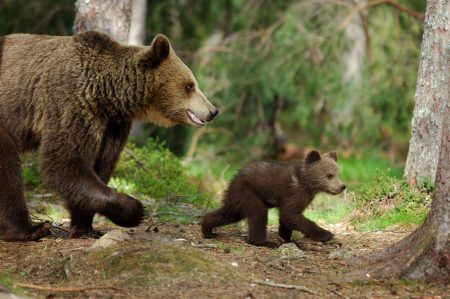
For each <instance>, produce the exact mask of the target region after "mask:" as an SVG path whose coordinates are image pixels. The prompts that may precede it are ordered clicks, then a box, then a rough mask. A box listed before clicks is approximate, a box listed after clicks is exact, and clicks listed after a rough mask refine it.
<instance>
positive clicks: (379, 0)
mask: <svg viewBox="0 0 450 299" xmlns="http://www.w3.org/2000/svg"><path fill="white" fill-rule="evenodd" d="M382 4H386V5H389V6H392V7H394V8H395V9H397V10H399V11H401V12H404V13H406V14H407V15H409V16H411V17H413V18H415V19H418V20H420V21H423V20H424V19H425V14H423V13H421V12H418V11H415V10H413V9H411V8H409V7H407V6H404V5H402V4H400V3H398V2H396V1H394V0H373V1H371V2H369V3H367V4H364V3H362V4H360V5H357V6H356V7H355V8H354V9H353V10H352V11H351V12H350V13H349V15H348V16H347V17H346V18H345V19H344V21H342V23H341V25H340V26H339V27H340V28H341V29H342V28H345V27H346V26H347V25H348V24H349V23H350V21H351V20H352V19H353V17H354V16H355V14H357V13H359V12H360V11H362V10H366V9H369V8H373V7H376V6H379V5H382Z"/></svg>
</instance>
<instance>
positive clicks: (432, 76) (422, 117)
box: [405, 0, 450, 184]
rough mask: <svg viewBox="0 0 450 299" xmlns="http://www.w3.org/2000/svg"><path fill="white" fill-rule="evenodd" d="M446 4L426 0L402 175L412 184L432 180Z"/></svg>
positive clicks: (445, 85)
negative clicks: (408, 138) (407, 151)
mask: <svg viewBox="0 0 450 299" xmlns="http://www.w3.org/2000/svg"><path fill="white" fill-rule="evenodd" d="M449 10H450V4H449V2H448V1H445V0H432V1H428V4H427V12H426V17H425V21H424V33H423V39H422V49H421V55H420V66H419V75H418V78H417V88H416V95H415V101H416V104H415V108H414V116H413V121H412V138H411V141H410V143H409V153H408V158H407V161H406V167H405V178H406V179H407V180H408V181H409V182H411V183H413V184H415V183H419V184H421V183H422V182H423V181H424V180H426V179H428V180H430V181H431V182H434V180H435V177H436V168H437V162H438V157H439V149H440V148H439V145H440V143H439V141H438V140H440V137H441V132H442V123H443V117H444V110H445V105H446V103H447V102H448V101H449V93H450V88H449V69H450V51H449V40H450V38H449V25H448V22H449V19H450V12H449Z"/></svg>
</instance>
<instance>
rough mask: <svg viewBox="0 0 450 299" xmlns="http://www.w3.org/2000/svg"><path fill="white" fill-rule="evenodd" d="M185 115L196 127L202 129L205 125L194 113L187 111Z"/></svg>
mask: <svg viewBox="0 0 450 299" xmlns="http://www.w3.org/2000/svg"><path fill="white" fill-rule="evenodd" d="M187 115H188V117H189V119H190V120H191V121H192V122H193V123H194V124H196V125H197V126H199V127H203V126H204V125H206V123H205V122H204V121H203V120H201V119H200V118H199V117H198V116H197V115H195V113H194V112H192V111H191V110H189V109H188V110H187Z"/></svg>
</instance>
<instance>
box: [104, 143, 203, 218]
mask: <svg viewBox="0 0 450 299" xmlns="http://www.w3.org/2000/svg"><path fill="white" fill-rule="evenodd" d="M200 182H201V178H200V177H193V176H189V175H188V174H187V171H186V168H185V167H184V166H183V165H182V164H181V161H180V159H179V158H178V157H176V156H175V155H174V154H173V153H172V152H171V151H170V150H168V149H167V148H165V147H164V144H161V143H158V142H157V141H154V140H153V139H150V140H149V141H148V142H147V144H146V145H145V146H143V147H136V146H135V145H134V144H132V143H129V144H128V145H127V147H126V149H125V150H124V151H123V153H122V155H121V158H120V160H119V163H118V165H117V167H116V171H115V173H114V176H113V178H112V179H111V181H110V182H109V185H110V186H111V187H113V188H116V189H117V190H118V191H120V192H125V193H128V194H131V195H134V196H136V197H138V198H140V199H141V200H143V201H144V202H146V203H147V204H149V205H152V206H154V207H157V210H158V212H159V213H160V214H163V215H165V216H167V217H163V218H165V219H167V218H168V216H172V217H169V218H171V219H172V218H174V219H177V220H181V221H183V220H184V219H186V220H192V217H194V218H198V217H199V215H200V211H199V207H200V206H204V205H206V204H207V203H208V202H209V197H208V195H207V194H205V193H204V192H202V191H201V190H200V187H199V186H200ZM177 216H179V217H177Z"/></svg>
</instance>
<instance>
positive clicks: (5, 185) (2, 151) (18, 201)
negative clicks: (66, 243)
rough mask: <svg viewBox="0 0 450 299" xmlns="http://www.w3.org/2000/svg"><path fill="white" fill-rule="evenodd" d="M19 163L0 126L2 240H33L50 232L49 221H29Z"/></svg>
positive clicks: (0, 218) (0, 237) (10, 140)
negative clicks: (36, 222) (34, 224)
mask: <svg viewBox="0 0 450 299" xmlns="http://www.w3.org/2000/svg"><path fill="white" fill-rule="evenodd" d="M20 167H21V166H20V157H19V153H18V151H17V149H16V146H15V144H14V141H13V140H12V138H11V137H10V135H9V134H8V133H7V132H5V131H4V130H2V128H0V239H3V240H5V241H35V240H39V239H40V238H42V237H44V236H46V235H49V234H50V225H48V224H45V223H43V224H39V225H36V226H33V225H32V224H31V220H30V216H29V214H28V210H27V206H26V203H25V199H24V196H23V189H22V188H23V183H22V173H21V168H20Z"/></svg>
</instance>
